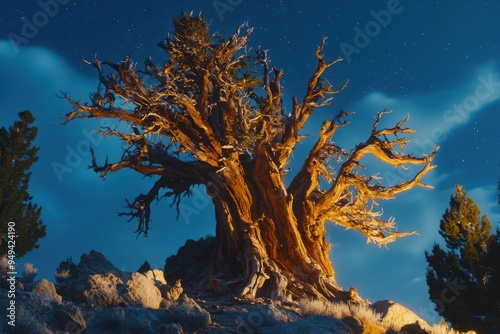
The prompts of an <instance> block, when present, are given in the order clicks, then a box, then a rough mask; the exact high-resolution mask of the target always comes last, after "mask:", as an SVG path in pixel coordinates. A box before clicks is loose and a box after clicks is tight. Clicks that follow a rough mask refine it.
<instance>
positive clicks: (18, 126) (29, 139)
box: [0, 110, 46, 257]
mask: <svg viewBox="0 0 500 334" xmlns="http://www.w3.org/2000/svg"><path fill="white" fill-rule="evenodd" d="M19 118H20V120H19V121H16V122H14V124H13V125H12V126H10V127H9V128H8V129H6V128H5V127H3V128H1V129H0V235H3V236H7V235H8V224H9V222H14V223H15V234H16V238H15V241H16V242H15V253H16V256H18V257H22V256H23V255H25V254H26V253H28V252H29V251H30V250H32V249H33V248H38V240H39V239H40V238H43V237H44V236H45V234H46V231H45V225H44V224H43V223H42V221H41V220H40V215H41V213H42V209H41V208H40V207H39V206H38V205H37V204H34V203H32V197H31V196H30V194H29V192H28V188H29V181H30V177H31V172H30V171H29V170H30V169H31V166H32V165H33V163H35V162H36V161H37V160H38V157H37V153H38V150H39V149H38V147H36V146H33V141H34V140H35V137H36V135H37V131H38V130H37V128H36V127H35V126H32V123H33V122H34V121H35V118H34V117H33V115H32V114H31V112H30V111H27V110H26V111H23V112H21V113H19ZM7 246H8V243H7V242H3V243H2V244H1V245H0V254H2V255H4V254H7V251H8V248H7Z"/></svg>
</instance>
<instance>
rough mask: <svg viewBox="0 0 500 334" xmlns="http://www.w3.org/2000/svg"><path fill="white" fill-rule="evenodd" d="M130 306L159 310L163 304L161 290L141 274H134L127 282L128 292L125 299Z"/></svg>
mask: <svg viewBox="0 0 500 334" xmlns="http://www.w3.org/2000/svg"><path fill="white" fill-rule="evenodd" d="M123 299H124V301H125V302H126V303H127V304H129V305H137V306H142V307H148V308H153V309H157V308H159V307H160V303H161V293H160V290H158V288H157V287H156V286H155V284H154V283H153V282H152V281H151V280H150V279H148V278H147V277H146V276H144V275H143V274H141V273H133V274H132V276H131V277H130V279H129V280H128V281H127V292H126V294H125V296H124V297H123Z"/></svg>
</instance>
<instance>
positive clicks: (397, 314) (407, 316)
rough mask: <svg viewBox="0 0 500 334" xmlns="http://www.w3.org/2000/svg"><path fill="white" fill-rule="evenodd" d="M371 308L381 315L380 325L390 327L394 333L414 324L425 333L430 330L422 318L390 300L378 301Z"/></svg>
mask: <svg viewBox="0 0 500 334" xmlns="http://www.w3.org/2000/svg"><path fill="white" fill-rule="evenodd" d="M371 308H372V309H373V310H374V311H375V312H377V313H380V314H381V315H382V323H384V324H386V325H390V326H391V328H392V329H394V330H396V331H400V330H401V328H403V327H404V326H406V325H413V324H415V323H417V324H418V325H419V326H420V327H421V328H423V329H424V330H426V331H429V330H430V327H429V325H428V324H427V322H425V321H424V320H423V319H422V318H420V317H419V316H418V315H416V314H415V313H413V312H412V311H410V310H409V309H407V308H406V307H404V306H403V305H401V304H398V303H395V302H393V301H391V300H381V301H378V302H376V303H374V304H372V305H371Z"/></svg>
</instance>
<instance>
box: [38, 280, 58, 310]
mask: <svg viewBox="0 0 500 334" xmlns="http://www.w3.org/2000/svg"><path fill="white" fill-rule="evenodd" d="M32 293H33V294H36V295H37V296H38V298H41V299H44V300H46V301H49V302H52V301H53V302H56V303H57V304H61V303H62V297H61V296H59V295H58V294H57V291H56V287H55V286H54V284H53V283H51V282H49V281H47V280H46V279H42V280H41V281H38V282H37V283H36V284H35V286H34V287H33V289H32Z"/></svg>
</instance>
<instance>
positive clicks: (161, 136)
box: [65, 14, 436, 298]
mask: <svg viewBox="0 0 500 334" xmlns="http://www.w3.org/2000/svg"><path fill="white" fill-rule="evenodd" d="M173 24H174V34H173V35H172V36H170V37H167V38H166V40H165V42H163V43H160V44H159V46H160V47H161V48H162V49H163V50H164V51H165V52H166V54H167V61H166V63H165V64H164V65H162V66H158V65H155V64H154V63H153V61H152V60H151V59H146V61H145V69H144V70H143V71H139V70H137V69H136V64H135V63H134V62H132V60H131V59H130V57H126V58H125V59H124V60H123V61H121V62H119V63H113V62H109V61H99V60H97V59H95V60H93V61H92V62H88V61H87V63H88V64H89V65H91V66H93V67H95V68H96V70H97V72H98V75H99V81H100V84H99V88H98V90H97V92H96V93H94V94H92V95H91V98H90V103H88V104H87V103H86V104H82V103H80V102H78V101H75V100H73V99H72V98H71V97H70V96H69V95H66V94H65V97H66V99H67V100H68V101H69V102H70V103H71V104H72V105H73V107H74V110H73V111H72V112H70V113H68V114H67V115H66V121H67V122H68V121H71V120H73V119H76V118H112V119H117V120H120V121H123V122H126V124H128V125H129V127H128V128H127V129H125V127H123V126H120V127H116V128H111V127H107V128H101V129H100V130H99V132H100V133H101V134H102V135H103V136H116V137H118V138H120V139H121V140H122V141H123V143H124V145H126V147H127V148H126V149H125V150H124V152H123V155H122V158H121V160H120V161H117V162H112V163H111V162H109V163H108V161H106V162H105V164H104V165H102V166H99V165H98V164H97V163H96V158H95V156H94V152H92V167H93V169H94V170H95V171H96V172H98V173H100V174H101V176H102V177H105V176H106V174H107V173H109V172H117V171H119V170H121V169H122V168H131V169H133V170H135V171H137V172H139V173H141V174H144V175H148V176H151V177H153V178H155V183H154V185H153V187H152V188H151V189H150V190H149V192H147V193H145V194H140V195H139V196H137V197H136V198H135V199H134V200H133V201H130V202H127V203H128V207H129V209H130V211H129V212H125V213H122V214H125V215H129V216H131V219H134V218H136V219H137V220H138V229H137V232H138V233H144V234H146V233H147V232H148V228H149V222H150V213H151V208H150V206H151V203H152V202H153V201H154V200H156V199H161V198H163V197H165V196H173V198H174V203H175V204H177V206H178V204H179V201H180V199H181V195H183V194H190V191H191V188H192V187H193V186H195V185H205V186H206V189H207V192H208V193H209V194H210V195H211V197H212V200H213V203H214V205H215V211H216V220H217V225H216V240H217V242H216V243H217V245H216V250H215V253H214V257H213V261H212V265H211V274H212V275H213V277H217V278H223V279H225V280H227V281H230V282H231V283H232V286H234V287H236V289H237V291H238V293H240V294H241V295H245V296H267V297H273V298H290V297H292V298H297V297H301V296H315V297H326V298H330V297H336V296H337V297H338V296H339V295H341V294H342V292H341V291H340V288H339V287H338V285H337V284H336V281H335V276H334V269H333V267H332V264H331V261H330V258H329V254H328V253H329V249H330V245H329V244H328V243H327V241H326V238H325V224H326V223H327V222H328V221H330V222H333V223H335V224H338V225H341V226H344V227H346V228H350V229H355V230H358V231H360V232H361V233H363V234H364V235H365V236H366V237H367V238H368V241H372V242H375V243H377V244H380V245H384V244H387V243H390V242H393V241H394V240H396V239H398V238H400V237H403V236H407V235H409V234H412V233H413V232H410V233H399V232H397V231H396V227H395V225H394V221H393V219H389V220H384V219H382V217H381V212H379V211H376V207H377V203H376V201H377V200H379V199H382V200H384V199H390V198H393V197H394V195H396V194H397V193H400V192H402V191H405V190H408V189H410V188H412V187H414V186H423V187H428V186H427V185H425V184H423V183H421V178H422V177H423V176H424V175H425V174H426V173H427V172H429V171H430V170H432V169H433V168H434V167H435V166H433V165H432V160H433V158H434V156H435V154H436V151H434V152H432V153H431V154H430V155H424V156H423V157H420V158H419V157H414V156H412V155H405V154H404V153H403V149H404V146H405V144H407V143H408V141H409V139H408V138H407V136H408V134H411V133H413V132H414V130H412V129H409V128H404V127H403V126H404V124H405V122H406V121H407V119H405V120H402V121H400V122H399V123H397V124H396V125H395V126H394V127H392V128H385V129H379V128H378V125H379V121H380V119H381V117H382V116H383V115H384V114H385V113H386V112H385V111H384V112H380V113H378V116H377V117H376V119H375V123H374V125H373V127H372V130H371V134H370V135H369V137H368V139H367V140H366V141H365V142H363V143H360V144H359V145H357V146H356V148H355V149H353V150H351V151H347V150H345V149H343V148H341V147H339V146H337V145H335V144H334V142H333V141H332V136H333V135H334V133H335V132H336V130H337V129H338V128H339V127H342V126H345V125H346V124H347V122H346V121H345V118H346V117H347V116H348V114H347V113H345V112H340V113H339V114H338V115H337V116H336V117H335V118H333V119H332V120H328V121H325V122H324V123H323V125H322V126H321V129H320V131H319V138H318V140H317V142H316V143H315V145H314V146H313V147H312V149H311V150H310V152H309V154H308V156H307V158H306V159H305V161H304V163H303V165H302V168H301V169H300V171H298V172H297V173H296V175H295V176H294V177H293V180H292V181H291V182H290V183H289V184H287V183H285V173H286V172H287V170H288V169H287V165H288V164H289V162H290V156H291V154H292V153H293V150H294V147H295V146H296V145H297V143H300V141H301V140H302V138H303V137H304V136H303V135H301V133H300V132H301V130H302V129H303V127H304V124H305V123H306V121H307V119H308V118H309V117H310V116H311V114H312V113H313V111H314V110H316V108H318V107H322V106H326V105H329V104H330V102H331V100H332V97H331V96H332V95H334V94H337V93H338V92H339V91H341V90H342V89H343V88H344V87H345V84H344V85H343V86H341V87H340V88H339V89H338V90H335V89H333V88H332V85H330V84H329V82H328V81H326V80H325V79H323V78H322V75H323V73H324V72H325V70H326V69H327V68H329V67H330V66H332V65H334V64H336V63H337V62H339V61H340V59H338V60H336V61H332V62H326V61H325V60H324V58H323V55H322V49H323V46H324V44H325V43H324V41H323V43H322V44H321V46H319V47H318V48H317V50H316V57H317V67H316V70H315V71H314V73H313V74H312V77H311V78H310V80H309V82H308V83H307V86H306V87H305V88H306V90H305V96H304V98H303V99H302V100H301V101H299V100H298V99H297V98H293V99H292V106H291V110H290V112H285V111H284V110H283V107H282V97H283V96H282V92H281V85H280V78H281V76H282V71H280V70H277V69H274V68H273V69H270V68H269V65H268V63H269V60H268V56H267V52H266V51H263V50H255V51H250V50H249V49H248V48H247V45H246V43H247V39H248V37H249V35H250V34H251V32H252V29H250V28H248V27H247V26H246V25H244V26H242V27H240V28H239V29H238V30H237V31H236V33H235V34H234V35H233V36H231V37H230V38H229V39H224V38H223V37H222V36H220V35H218V34H215V35H213V36H211V35H210V34H209V31H208V26H207V23H206V22H205V20H204V18H203V17H202V16H193V15H186V14H182V15H181V16H179V17H178V18H175V19H174V20H173ZM151 79H153V80H151ZM146 82H148V83H149V84H146ZM153 82H154V83H153ZM369 154H371V155H373V156H375V157H377V158H378V159H380V160H381V161H383V162H385V163H387V164H389V165H391V166H394V167H397V168H406V166H407V165H408V164H414V165H421V166H422V168H421V169H420V170H419V172H418V173H416V175H415V176H414V177H413V178H410V179H409V180H408V181H406V182H403V183H400V184H396V185H393V186H383V185H382V184H381V183H380V180H379V179H380V178H379V177H378V176H376V175H368V176H365V175H363V173H362V171H363V169H364V167H363V165H362V164H361V160H362V158H363V157H364V156H366V155H369ZM332 161H334V162H335V164H336V165H338V166H339V168H338V170H336V171H333V170H332V168H331V166H330V164H329V162H332ZM320 180H324V181H326V182H327V183H326V182H323V181H322V182H323V184H327V185H328V187H327V188H326V189H320V186H319V185H320ZM174 203H172V204H174Z"/></svg>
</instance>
